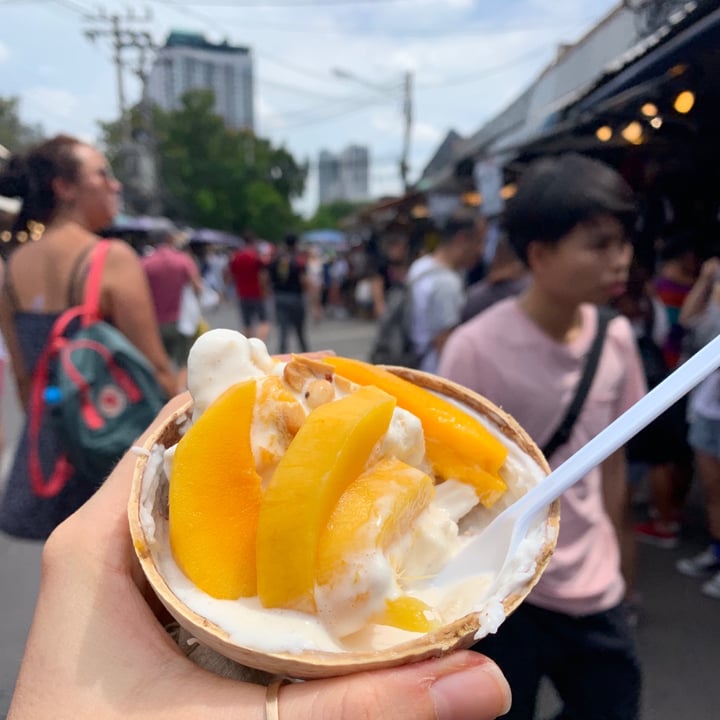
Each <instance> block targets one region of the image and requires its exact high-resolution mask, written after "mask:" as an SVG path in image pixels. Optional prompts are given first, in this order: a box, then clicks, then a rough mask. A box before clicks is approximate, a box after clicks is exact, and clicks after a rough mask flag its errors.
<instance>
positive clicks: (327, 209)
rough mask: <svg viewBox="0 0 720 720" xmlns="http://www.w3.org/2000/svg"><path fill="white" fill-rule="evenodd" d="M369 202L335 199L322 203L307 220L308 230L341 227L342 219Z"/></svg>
mask: <svg viewBox="0 0 720 720" xmlns="http://www.w3.org/2000/svg"><path fill="white" fill-rule="evenodd" d="M366 204H367V203H359V202H351V201H350V200H334V201H333V202H330V203H326V204H325V205H320V206H319V207H318V209H317V210H316V211H315V214H314V215H313V216H312V217H311V218H310V219H309V220H306V221H305V229H306V230H314V229H320V228H330V229H333V230H339V229H341V228H340V227H339V224H340V221H341V220H342V219H343V218H345V217H347V216H348V215H350V214H352V213H353V212H355V211H356V210H359V209H360V208H362V207H364V206H365V205H366Z"/></svg>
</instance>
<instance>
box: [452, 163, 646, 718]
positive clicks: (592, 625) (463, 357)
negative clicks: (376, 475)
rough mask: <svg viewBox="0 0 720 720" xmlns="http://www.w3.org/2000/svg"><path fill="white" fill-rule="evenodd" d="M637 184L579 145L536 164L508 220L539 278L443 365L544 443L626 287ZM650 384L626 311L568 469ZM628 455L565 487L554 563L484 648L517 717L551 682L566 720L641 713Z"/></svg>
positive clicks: (476, 323) (568, 446)
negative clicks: (625, 550)
mask: <svg viewBox="0 0 720 720" xmlns="http://www.w3.org/2000/svg"><path fill="white" fill-rule="evenodd" d="M634 215H635V206H634V201H633V196H632V191H631V190H630V188H629V187H628V186H627V185H626V183H625V182H624V180H623V179H622V178H621V177H620V176H619V175H618V174H617V173H616V172H615V171H614V170H612V169H611V168H609V167H608V166H606V165H604V164H602V163H599V162H597V161H595V160H590V159H588V158H584V157H581V156H578V155H565V156H562V157H559V158H555V159H545V160H541V161H538V162H536V163H534V164H533V165H532V166H530V167H529V168H528V169H527V171H526V173H525V175H524V176H523V177H522V179H521V181H520V184H519V187H518V191H517V194H516V195H515V197H514V198H513V199H512V200H511V201H510V202H509V203H508V206H507V210H506V217H505V224H506V229H507V232H508V237H509V240H510V242H511V244H512V245H513V248H514V249H515V251H516V252H517V254H518V256H519V257H520V258H521V259H522V260H523V261H524V262H525V263H526V264H527V265H528V267H529V268H530V273H531V282H530V286H529V288H528V289H527V290H526V291H525V293H524V294H523V295H521V296H520V297H519V298H512V299H509V300H505V301H503V302H500V303H498V304H497V305H495V306H493V307H492V308H490V309H489V310H487V311H486V312H484V313H481V314H480V315H478V316H477V317H475V318H474V319H472V320H470V321H469V322H467V323H466V324H464V325H462V326H460V327H459V328H458V329H457V330H456V331H455V332H454V333H453V334H452V335H451V336H450V339H449V340H448V342H447V345H446V346H445V349H444V351H443V354H442V357H441V360H440V366H439V370H438V374H440V375H443V376H445V377H448V378H450V379H451V380H454V381H456V382H459V383H461V384H463V385H466V386H467V387H469V388H471V389H472V390H475V391H477V392H479V393H481V394H482V395H485V396H486V397H488V398H489V399H490V400H492V401H493V402H495V403H496V404H497V405H499V406H501V407H502V408H503V409H505V410H506V411H507V412H509V413H510V414H511V415H513V416H514V417H515V418H516V419H517V420H518V422H519V423H520V424H521V425H522V426H523V427H524V428H525V429H526V430H527V431H528V433H529V434H530V435H531V436H532V437H533V439H534V440H535V441H536V442H537V443H538V445H540V446H541V447H542V446H543V444H545V443H547V442H548V441H549V440H550V438H551V437H552V436H553V435H554V433H555V430H556V429H557V427H558V426H559V425H560V423H561V422H562V420H563V418H564V416H565V413H566V411H567V408H568V406H569V404H570V403H571V402H572V399H573V397H574V395H575V390H576V388H577V386H578V383H579V381H580V378H581V376H582V372H583V369H584V365H585V360H586V357H587V354H588V352H589V350H590V347H591V345H592V343H593V339H594V337H595V333H596V328H597V324H598V312H597V309H596V308H595V307H594V305H596V304H597V305H602V304H604V303H607V302H608V301H609V300H610V299H611V298H612V297H613V296H614V295H616V294H619V293H621V292H622V290H623V289H624V285H625V281H626V278H627V273H628V269H629V264H630V259H631V255H632V249H631V245H630V242H629V236H630V232H631V228H632V226H633V221H634ZM644 392H645V382H644V376H643V370H642V365H641V362H640V358H639V355H638V352H637V348H636V346H635V340H634V336H633V333H632V330H631V327H630V325H629V323H628V321H627V320H626V319H624V318H622V317H616V318H614V319H612V320H611V321H610V323H609V325H608V328H607V334H606V337H605V340H604V344H603V348H602V351H601V355H600V361H599V364H598V368H597V371H596V373H595V376H594V380H593V383H592V386H591V388H590V392H589V393H588V396H587V398H586V400H585V402H584V404H583V408H582V411H581V413H580V415H579V417H578V419H577V421H576V422H575V424H574V426H573V429H572V432H571V435H570V439H569V440H568V441H567V443H565V444H564V445H562V446H560V447H559V448H558V449H557V450H556V451H555V452H554V453H553V454H552V455H551V456H550V457H549V458H548V460H549V462H550V464H551V466H552V467H557V466H558V465H559V464H560V463H562V462H563V461H564V460H565V459H566V458H568V457H569V456H570V455H572V454H573V453H574V452H575V451H576V450H578V449H579V448H580V447H582V446H583V445H584V444H585V443H587V442H588V441H589V440H590V439H591V438H592V437H594V436H595V435H597V434H598V433H599V432H600V431H601V430H602V429H604V428H605V427H606V426H607V425H608V424H609V423H610V422H612V421H613V420H614V419H615V418H616V417H617V416H618V415H620V414H621V413H622V412H624V411H625V410H626V409H627V408H629V407H630V406H631V405H632V404H633V403H635V402H636V401H637V400H639V399H640V397H641V396H642V395H643V394H644ZM625 492H626V465H625V457H624V453H623V452H622V451H620V452H618V453H616V454H615V455H613V456H612V457H611V458H610V459H608V460H607V461H606V462H605V463H604V464H603V465H602V467H598V468H595V469H594V470H593V471H591V472H590V473H588V475H586V476H585V477H584V478H583V479H582V480H580V481H579V482H578V483H577V484H576V485H574V486H573V487H572V488H570V490H568V491H567V492H566V493H565V494H564V495H563V497H562V507H561V515H560V517H561V521H560V536H559V540H558V545H557V549H556V551H555V554H554V556H553V560H552V562H551V564H550V566H549V567H548V569H547V570H546V571H545V573H544V575H543V577H542V578H541V580H540V582H539V583H538V585H537V587H536V588H535V590H534V591H533V592H532V594H531V595H530V597H529V598H528V600H527V601H526V602H525V603H524V604H523V605H522V606H521V607H520V608H519V609H518V610H516V612H515V614H514V615H513V616H511V617H510V618H509V619H508V620H507V621H506V622H505V624H504V625H503V626H502V627H501V628H500V631H499V632H498V634H497V635H496V636H494V637H490V638H487V639H485V640H483V641H481V642H480V643H478V645H477V646H476V649H477V650H479V651H481V652H483V653H485V654H487V655H489V656H490V657H491V658H493V659H494V660H495V661H496V662H497V663H498V665H500V667H501V669H502V670H503V672H504V673H505V675H506V677H507V678H508V681H509V682H510V686H511V688H512V691H513V708H512V710H511V711H510V713H509V714H508V715H507V716H506V717H508V718H512V719H513V720H532V718H533V717H534V711H535V700H536V695H537V690H538V686H539V683H540V680H541V678H543V677H548V678H549V679H550V680H551V681H552V683H553V684H554V685H555V688H556V689H557V691H558V694H559V695H560V697H561V699H562V701H563V703H564V709H563V711H562V714H561V715H560V717H561V718H563V719H567V720H571V719H574V720H600V718H602V719H603V720H633V719H634V718H636V717H637V716H638V712H639V697H640V670H639V665H638V662H637V658H636V655H635V650H634V643H633V640H632V637H631V634H630V630H629V628H628V625H627V621H626V618H625V614H624V608H623V606H622V600H623V596H624V594H625V585H624V582H623V577H622V574H621V571H620V544H619V542H618V532H619V529H620V528H622V527H623V513H624V511H625V507H626V504H625V498H626V495H625Z"/></svg>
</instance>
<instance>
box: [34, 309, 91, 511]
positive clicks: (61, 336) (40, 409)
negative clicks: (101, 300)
mask: <svg viewBox="0 0 720 720" xmlns="http://www.w3.org/2000/svg"><path fill="white" fill-rule="evenodd" d="M82 316H83V308H82V307H80V306H78V307H74V308H70V309H69V310H66V311H65V312H64V313H63V314H62V315H60V317H59V318H58V319H57V320H56V321H55V322H54V324H53V326H52V330H51V331H50V336H49V337H48V341H47V343H46V344H45V348H44V350H43V351H42V354H41V355H40V358H39V359H38V361H37V365H36V366H35V371H34V372H33V377H32V385H31V387H30V407H29V408H28V473H29V475H30V487H31V488H32V491H33V493H34V494H35V495H36V496H37V497H40V498H51V497H55V495H57V494H58V493H59V492H60V491H61V490H62V489H63V488H64V487H65V485H66V484H67V481H68V480H69V479H70V478H71V477H72V474H73V472H74V469H73V467H72V465H71V464H70V462H69V461H68V459H67V457H66V456H65V454H62V455H60V456H59V457H58V458H57V459H56V461H55V466H54V467H53V471H52V473H51V475H50V477H49V478H47V479H46V478H45V475H44V472H43V468H42V464H41V462H40V431H41V429H42V421H43V418H44V416H45V406H46V403H47V401H46V397H45V391H46V389H47V387H48V382H49V378H50V364H51V362H52V361H53V360H54V359H55V358H56V357H57V356H58V354H59V352H60V350H61V349H62V346H63V344H64V342H65V331H66V330H67V328H68V326H69V325H70V323H71V322H73V321H74V320H75V319H76V318H79V317H82Z"/></svg>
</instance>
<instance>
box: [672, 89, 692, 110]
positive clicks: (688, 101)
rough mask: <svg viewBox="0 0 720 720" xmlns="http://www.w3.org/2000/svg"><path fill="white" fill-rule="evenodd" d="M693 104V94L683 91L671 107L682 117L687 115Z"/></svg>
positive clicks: (689, 91)
mask: <svg viewBox="0 0 720 720" xmlns="http://www.w3.org/2000/svg"><path fill="white" fill-rule="evenodd" d="M694 104H695V93H694V92H692V91H691V90H683V91H682V92H681V93H680V94H679V95H678V96H677V97H676V98H675V102H674V103H673V107H674V108H675V109H676V110H677V111H678V112H679V113H681V114H682V115H685V113H689V112H690V111H691V110H692V108H693V105H694Z"/></svg>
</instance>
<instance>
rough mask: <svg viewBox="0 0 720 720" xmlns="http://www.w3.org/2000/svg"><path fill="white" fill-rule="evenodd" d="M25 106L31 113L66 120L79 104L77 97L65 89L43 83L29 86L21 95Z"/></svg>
mask: <svg viewBox="0 0 720 720" xmlns="http://www.w3.org/2000/svg"><path fill="white" fill-rule="evenodd" d="M23 99H24V101H25V106H26V107H27V109H28V111H29V112H31V113H32V114H33V115H46V116H49V117H51V118H55V119H59V120H66V119H68V118H70V117H71V116H72V115H73V113H74V112H75V109H76V108H77V107H78V105H79V101H78V98H77V97H76V96H75V95H73V94H72V93H70V92H68V91H67V90H61V89H60V88H51V87H46V86H43V85H37V86H35V87H31V88H30V89H29V90H27V91H26V92H25V94H24V95H23Z"/></svg>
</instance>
